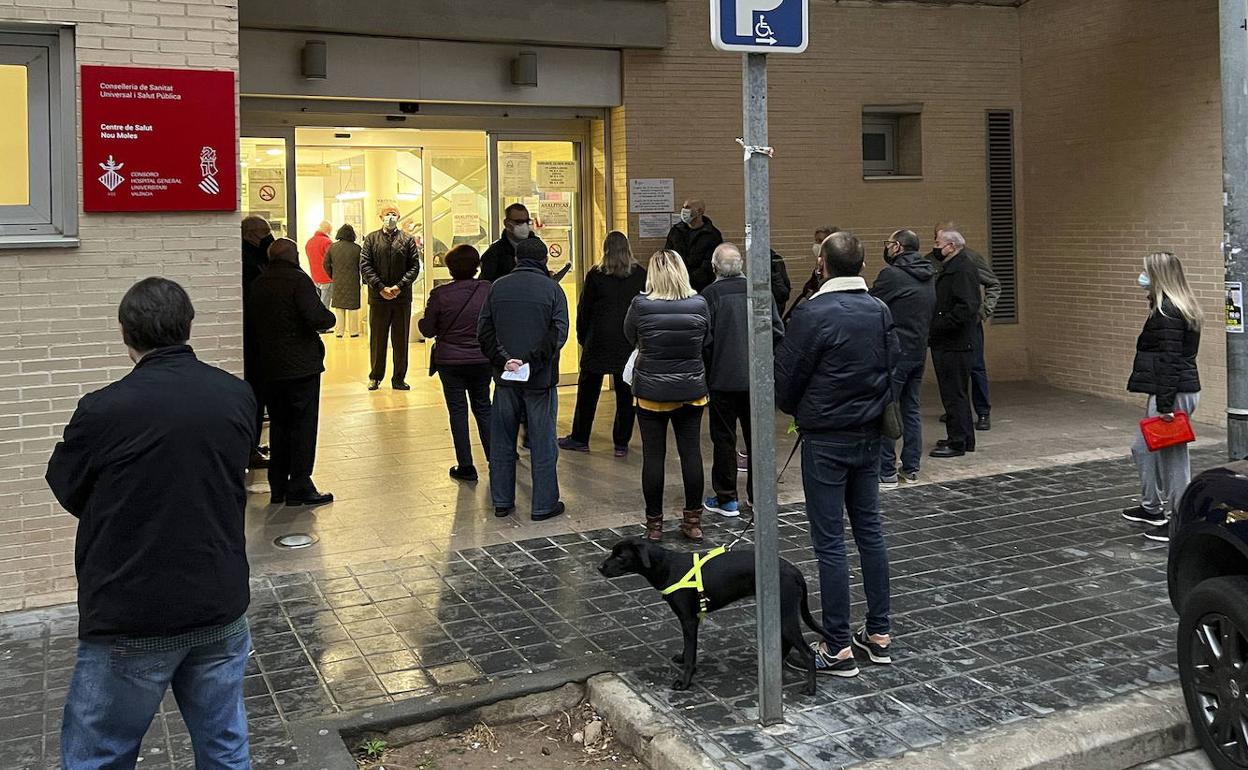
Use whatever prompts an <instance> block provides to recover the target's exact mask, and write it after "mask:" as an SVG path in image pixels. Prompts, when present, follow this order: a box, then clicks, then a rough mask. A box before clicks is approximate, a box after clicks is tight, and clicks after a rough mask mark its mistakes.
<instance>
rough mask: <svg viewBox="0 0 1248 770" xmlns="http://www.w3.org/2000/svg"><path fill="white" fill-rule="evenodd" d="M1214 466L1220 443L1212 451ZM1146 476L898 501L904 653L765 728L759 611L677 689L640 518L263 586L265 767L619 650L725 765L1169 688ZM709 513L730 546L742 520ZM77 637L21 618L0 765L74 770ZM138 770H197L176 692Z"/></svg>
mask: <svg viewBox="0 0 1248 770" xmlns="http://www.w3.org/2000/svg"><path fill="white" fill-rule="evenodd" d="M1217 461H1218V457H1217V455H1216V454H1215V453H1213V452H1209V451H1202V452H1200V453H1198V456H1197V463H1196V464H1197V465H1198V466H1206V465H1210V464H1213V463H1214V462H1217ZM1133 477H1134V472H1133V470H1132V468H1131V466H1130V464H1129V462H1127V461H1122V460H1115V461H1103V462H1094V463H1086V464H1082V465H1074V466H1064V467H1057V468H1050V469H1046V470H1040V471H1026V472H1019V473H1014V474H1008V475H1003V476H993V477H988V478H981V479H970V480H965V481H957V482H951V483H947V484H935V485H926V486H918V487H912V488H905V487H903V488H902V489H900V490H897V491H895V492H886V493H884V494H883V506H884V510H885V515H886V525H885V531H886V535H887V537H888V540H889V545H890V553H891V557H892V569H893V584H892V585H893V611H894V620H895V627H894V631H895V633H896V635H897V637H898V645H897V648H896V652H895V653H894V655H895V657H896V659H897V663H896V665H894V666H892V667H873V668H866V669H864V670H863V674H862V676H861V677H859V678H857V679H853V680H840V679H837V680H832V681H821V682H820V688H819V693H818V694H817V695H816V696H814V697H806V696H804V695H801V694H800V686H801V682H800V680H801V676H800V675H799V674H797V673H795V672H786V682H787V683H788V684H787V687H786V709H787V712H786V713H787V714H788V716H789V720H788V721H789V724H788V726H786V727H785V728H783V729H782V730H775V729H772V730H767V731H763V730H760V729H758V728H756V727H755V726H754V725H753V724H752V722H751V719H752V718H753V716H754V713H753V704H754V695H753V693H754V690H755V687H756V679H755V659H754V653H753V639H754V627H753V621H754V613H753V608H752V605H749V604H743V605H737V606H734V607H732V608H729V609H726V610H723V611H721V612H719V613H716V614H715V615H712V616H710V617H709V618H708V619H707V621H706V623H705V625H704V626H703V630H702V632H701V633H700V635H699V637H700V648H699V652H700V666H699V671H698V674H697V676H696V677H695V679H694V687H693V688H692V689H691V690H689V691H687V692H682V693H675V692H672V691H671V690H670V689H669V688H670V682H671V680H672V679H673V677H674V674H675V670H674V667H672V666H671V665H670V664H668V663H666V661H667V660H668V658H669V657H670V655H671V654H672V652H673V651H674V650H675V649H676V647H677V646H678V639H679V636H680V631H679V627H678V624H677V623H676V621H675V619H674V618H673V617H672V616H671V613H670V611H669V610H668V609H667V607H666V606H664V604H663V603H662V601H661V599H660V598H659V597H658V596H657V595H656V594H655V592H654V591H653V590H652V589H650V588H649V587H648V586H646V585H645V584H644V583H642V582H641V581H640V579H637V578H631V579H625V580H616V581H608V580H606V579H604V578H602V577H601V576H600V575H598V573H597V571H596V570H595V567H596V566H597V565H598V564H599V563H600V562H601V560H602V558H603V557H604V554H605V551H606V549H609V548H610V545H611V544H612V542H614V541H615V540H616V539H617V538H618V537H620V536H621V535H622V534H634V533H635V530H634V529H628V530H627V531H624V530H620V531H617V530H596V531H591V532H587V533H583V534H567V535H558V536H555V537H551V538H534V539H530V540H524V541H521V542H518V543H505V544H502V545H496V546H489V547H486V548H483V549H470V550H464V551H455V552H448V553H446V554H444V555H443V556H442V557H441V558H433V557H427V556H420V557H411V558H408V559H403V560H400V561H394V562H378V563H373V564H359V565H354V566H352V567H350V568H341V569H333V570H322V571H315V572H298V573H294V574H289V575H283V576H279V577H274V578H259V579H256V580H255V581H254V585H253V601H252V608H251V611H250V615H251V619H252V632H253V635H254V640H255V649H256V654H255V656H254V658H253V660H252V662H251V664H250V666H249V671H248V678H247V680H246V692H247V695H248V699H247V705H248V710H249V714H250V718H251V726H252V746H253V755H254V758H255V765H256V767H258V768H271V767H285V768H290V767H297V766H298V765H299V763H298V759H297V752H296V749H295V748H294V747H292V746H291V745H290V739H289V738H288V736H287V732H286V727H285V721H287V720H297V719H302V718H307V717H310V716H314V715H317V714H321V713H328V712H334V711H338V710H353V709H357V708H361V707H365V706H368V705H372V704H377V703H382V702H387V701H390V700H394V699H401V698H411V697H419V696H420V695H422V694H427V693H430V692H433V691H434V690H435V689H436V688H438V687H453V686H455V685H457V684H460V683H464V682H470V681H478V680H480V679H482V678H487V677H505V676H513V675H521V674H523V673H524V672H526V671H528V670H537V669H543V668H550V667H558V666H560V665H561V664H562V663H563V662H565V661H568V660H571V659H574V658H576V657H578V656H581V655H584V654H586V653H591V652H600V651H601V652H606V653H608V654H610V655H612V656H614V658H615V660H616V661H617V662H618V663H619V670H620V671H621V672H624V673H625V676H626V679H627V680H628V681H630V682H631V683H632V684H633V686H634V687H636V688H637V690H638V691H639V692H642V693H644V697H646V698H647V699H649V700H651V701H652V702H653V703H655V704H656V705H659V706H660V707H661V708H663V709H665V710H667V711H669V712H670V713H672V714H674V715H675V716H676V717H677V718H678V719H680V720H683V721H684V722H685V723H686V724H688V725H689V727H690V729H692V730H695V731H697V732H698V733H700V734H701V737H700V740H699V742H700V743H701V744H702V745H704V746H706V747H707V748H708V750H710V751H711V752H713V753H715V754H717V755H719V756H721V757H723V763H724V766H725V767H735V766H737V765H736V764H735V763H736V762H741V763H742V764H743V765H744V766H747V767H751V768H753V767H760V768H789V767H795V768H805V767H808V766H809V767H815V768H824V767H837V766H840V765H842V764H844V765H849V764H853V763H855V762H858V761H861V760H864V759H869V758H874V757H881V756H890V755H895V754H898V753H901V752H903V751H906V750H908V749H912V748H922V747H924V746H929V745H933V744H936V743H939V742H941V741H944V740H946V739H947V738H952V737H957V736H961V735H966V734H969V733H974V732H976V731H981V730H987V729H990V728H992V727H993V726H996V725H1000V724H1004V723H1008V722H1012V721H1016V720H1020V719H1026V718H1029V717H1037V716H1043V715H1045V714H1048V713H1052V712H1053V711H1054V710H1059V709H1068V708H1072V707H1076V706H1079V705H1083V704H1086V703H1090V702H1094V701H1097V700H1101V699H1104V698H1108V697H1110V696H1112V695H1115V694H1120V693H1125V692H1128V691H1131V690H1135V689H1138V688H1141V687H1145V686H1148V685H1149V684H1150V683H1160V682H1167V681H1171V680H1173V679H1175V678H1176V677H1177V671H1176V669H1175V667H1174V664H1173V638H1172V637H1173V625H1174V617H1173V613H1172V611H1171V609H1170V607H1169V604H1168V601H1167V599H1166V588H1165V549H1164V547H1160V546H1156V545H1155V544H1154V545H1148V544H1147V541H1145V540H1144V539H1143V538H1142V537H1140V534H1139V532H1138V530H1137V529H1135V528H1134V527H1132V526H1131V525H1129V524H1127V523H1126V522H1124V521H1122V519H1121V518H1119V517H1118V515H1117V511H1118V509H1120V508H1121V507H1123V506H1125V505H1127V504H1128V503H1129V501H1130V496H1131V494H1132V490H1133V487H1134V484H1133V481H1132V479H1133ZM712 518H714V519H715V520H714V521H712V522H711V523H710V524H709V526H708V528H707V530H708V541H709V542H712V543H713V542H725V541H727V540H729V539H730V538H731V537H732V535H733V534H734V533H735V531H736V529H737V528H739V527H740V522H739V521H732V520H729V521H726V522H725V521H724V520H720V519H718V517H712ZM673 523H674V522H673ZM638 529H639V528H638ZM780 538H781V544H782V549H783V555H784V556H785V557H786V558H788V559H790V560H791V561H794V562H795V563H797V564H798V565H799V566H800V567H801V568H802V569H803V571H804V572H805V573H806V574H807V577H808V581H809V582H810V585H811V589H812V592H813V591H815V589H817V586H818V583H817V580H816V579H815V565H814V561H813V555H812V553H811V551H810V546H809V540H808V536H807V534H806V525H805V518H804V515H803V513H802V512H801V510H800V508H799V509H787V510H786V511H785V512H784V513H783V514H782V516H781V525H780ZM673 539H674V538H673ZM673 547H676V546H673ZM856 561H857V560H856V557H854V558H852V559H851V565H853V566H855V572H856ZM857 590H858V586H855V591H857ZM812 599H813V600H814V601H817V594H815V595H814V596H813V597H812ZM858 614H859V615H860V614H861V606H859V607H858ZM74 630H75V615H74V610H73V608H72V607H63V608H55V609H52V610H42V611H34V612H25V613H12V614H9V615H3V616H0V767H3V768H6V770H7V769H8V768H54V767H57V765H58V762H57V756H58V747H57V743H58V738H57V733H58V731H59V726H60V711H61V708H62V705H63V701H64V697H65V691H66V686H67V684H68V678H69V674H70V670H71V666H72V664H73V655H74V645H75V640H74ZM140 767H142V768H171V767H174V768H189V767H193V759H192V757H191V754H190V746H189V739H188V737H187V735H186V729H185V727H184V726H183V724H182V722H181V720H180V719H179V718H178V716H177V710H176V706H175V704H174V703H173V701H172V698H169V699H168V700H167V701H166V704H165V708H164V709H163V713H162V715H161V716H160V717H159V718H158V719H157V720H156V722H155V723H154V724H153V726H152V729H151V731H150V732H149V734H148V737H147V740H146V742H145V744H144V749H143V761H142V763H141V764H140Z"/></svg>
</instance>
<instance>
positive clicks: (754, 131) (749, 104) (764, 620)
mask: <svg viewBox="0 0 1248 770" xmlns="http://www.w3.org/2000/svg"><path fill="white" fill-rule="evenodd" d="M744 58H745V60H744V68H743V71H742V99H741V108H742V111H743V113H744V114H743V116H742V120H743V123H744V128H745V144H746V146H747V147H751V146H756V147H766V146H767V56H766V54H761V53H748V54H746V55H745V57H744ZM747 154H748V157H747V158H746V161H745V223H746V224H745V246H746V275H747V276H748V277H749V297H750V321H749V328H750V421H751V423H752V428H753V429H752V431H751V432H752V434H753V436H752V444H751V446H750V458H751V461H752V462H753V464H754V473H753V478H754V499H753V502H754V574H755V585H756V593H757V596H758V716H759V720H760V721H761V722H762V723H763V724H764V725H771V724H776V723H777V722H780V721H782V719H783V716H782V714H781V697H780V685H781V676H782V674H781V670H780V548H779V534H778V527H777V523H776V382H775V372H774V369H773V361H774V356H773V353H772V349H771V334H772V329H771V307H772V303H773V301H774V300H773V299H772V296H771V203H770V200H769V196H768V193H769V186H770V184H771V181H770V171H769V166H768V164H769V162H770V160H771V159H770V158H769V157H768V156H766V155H764V154H762V153H751V152H749V151H748V150H747Z"/></svg>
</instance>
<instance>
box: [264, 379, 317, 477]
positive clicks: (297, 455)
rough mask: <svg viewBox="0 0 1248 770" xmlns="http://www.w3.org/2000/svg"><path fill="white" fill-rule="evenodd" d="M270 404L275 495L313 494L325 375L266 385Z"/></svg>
mask: <svg viewBox="0 0 1248 770" xmlns="http://www.w3.org/2000/svg"><path fill="white" fill-rule="evenodd" d="M265 391H266V398H267V400H268V404H269V449H270V452H269V488H270V489H271V490H272V493H273V494H274V495H278V496H281V495H304V494H310V493H311V492H312V490H313V489H315V487H314V486H313V484H312V466H313V465H315V464H316V430H317V423H318V421H319V419H320V411H321V409H320V406H321V375H319V374H314V375H312V376H311V377H300V378H299V379H297V380H277V381H275V382H269V383H267V384H266V385H265Z"/></svg>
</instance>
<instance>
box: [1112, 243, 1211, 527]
mask: <svg viewBox="0 0 1248 770" xmlns="http://www.w3.org/2000/svg"><path fill="white" fill-rule="evenodd" d="M1137 280H1138V282H1139V284H1140V286H1141V287H1142V288H1144V289H1145V290H1146V291H1147V292H1148V306H1149V313H1148V319H1147V320H1145V321H1144V330H1143V331H1142V332H1140V337H1139V339H1138V340H1137V341H1136V343H1135V363H1134V365H1133V366H1132V370H1131V380H1130V381H1129V382H1128V383H1127V390H1128V391H1130V392H1132V393H1146V394H1148V403H1147V405H1146V407H1145V409H1146V413H1147V416H1149V417H1155V416H1157V415H1160V416H1161V418H1162V419H1163V420H1166V421H1167V422H1168V421H1170V420H1173V419H1174V415H1175V413H1176V412H1186V413H1187V414H1188V416H1189V417H1190V416H1191V415H1192V414H1193V413H1194V412H1195V411H1196V406H1197V404H1199V403H1200V376H1199V374H1198V373H1197V371H1196V353H1197V351H1198V350H1199V349H1200V327H1201V323H1202V322H1203V320H1204V316H1203V314H1202V313H1201V311H1200V305H1199V303H1198V302H1197V300H1196V295H1195V294H1194V293H1193V292H1192V289H1191V287H1190V286H1188V284H1187V277H1186V276H1184V274H1183V263H1182V262H1180V261H1179V258H1178V257H1176V256H1175V255H1173V254H1171V253H1169V252H1165V251H1159V252H1156V253H1154V254H1149V255H1148V256H1147V257H1145V258H1144V272H1142V273H1140V276H1139V278H1138V279H1137ZM1131 455H1132V457H1133V458H1134V459H1135V467H1136V469H1137V470H1138V471H1139V473H1140V504H1139V505H1137V506H1135V507H1134V508H1128V509H1127V510H1125V511H1123V512H1122V517H1123V518H1124V519H1126V520H1127V521H1134V522H1139V523H1142V524H1147V525H1149V529H1148V531H1146V532H1145V533H1144V536H1145V537H1147V538H1149V539H1150V540H1157V541H1159V542H1163V543H1166V542H1169V541H1170V528H1169V524H1168V522H1169V518H1168V517H1169V516H1172V515H1174V512H1175V509H1176V508H1177V507H1178V504H1179V500H1180V499H1181V498H1182V497H1183V491H1184V490H1185V489H1187V485H1188V482H1190V481H1191V476H1192V468H1191V463H1190V461H1189V459H1188V455H1187V445H1186V444H1179V445H1177V446H1172V447H1166V448H1165V449H1160V450H1158V451H1156V452H1150V451H1148V446H1147V445H1146V444H1145V443H1144V436H1143V434H1141V433H1137V434H1136V437H1135V441H1134V443H1132V445H1131Z"/></svg>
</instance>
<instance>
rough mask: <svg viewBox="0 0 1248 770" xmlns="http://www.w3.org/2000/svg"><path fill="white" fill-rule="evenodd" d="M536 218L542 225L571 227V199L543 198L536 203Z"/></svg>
mask: <svg viewBox="0 0 1248 770" xmlns="http://www.w3.org/2000/svg"><path fill="white" fill-rule="evenodd" d="M537 218H538V219H540V220H541V222H542V227H571V226H572V201H548V200H543V201H541V202H540V203H539V204H538V205H537Z"/></svg>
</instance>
